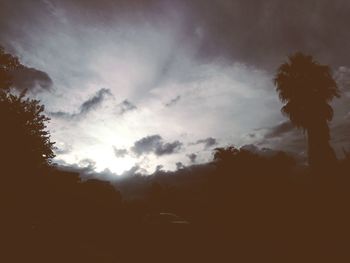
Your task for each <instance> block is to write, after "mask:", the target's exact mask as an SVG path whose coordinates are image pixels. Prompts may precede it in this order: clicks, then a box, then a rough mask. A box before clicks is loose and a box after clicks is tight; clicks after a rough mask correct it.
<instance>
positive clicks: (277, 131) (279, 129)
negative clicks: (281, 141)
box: [265, 121, 295, 139]
mask: <svg viewBox="0 0 350 263" xmlns="http://www.w3.org/2000/svg"><path fill="white" fill-rule="evenodd" d="M294 129H295V127H294V126H293V124H292V123H291V122H290V121H284V122H282V123H280V124H278V125H276V126H274V127H272V128H270V129H269V131H268V132H267V133H266V134H265V139H270V138H275V137H281V136H282V135H284V134H285V133H288V132H291V131H293V130H294Z"/></svg>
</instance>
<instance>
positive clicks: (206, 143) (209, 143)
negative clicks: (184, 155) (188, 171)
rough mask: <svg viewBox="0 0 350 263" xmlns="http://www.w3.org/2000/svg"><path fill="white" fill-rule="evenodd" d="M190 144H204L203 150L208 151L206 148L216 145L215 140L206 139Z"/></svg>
mask: <svg viewBox="0 0 350 263" xmlns="http://www.w3.org/2000/svg"><path fill="white" fill-rule="evenodd" d="M192 144H193V145H195V144H204V148H205V149H208V148H210V147H212V146H214V145H216V144H217V140H216V139H215V138H212V137H208V138H206V139H202V140H198V141H196V142H195V143H192Z"/></svg>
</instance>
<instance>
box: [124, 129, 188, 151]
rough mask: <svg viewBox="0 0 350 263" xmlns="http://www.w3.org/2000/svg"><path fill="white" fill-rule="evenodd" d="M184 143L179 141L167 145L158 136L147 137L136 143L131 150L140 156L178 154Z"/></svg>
mask: <svg viewBox="0 0 350 263" xmlns="http://www.w3.org/2000/svg"><path fill="white" fill-rule="evenodd" d="M181 146H182V143H181V142H180V141H178V140H176V141H174V142H171V143H165V142H164V141H163V139H162V137H161V136H160V135H158V134H156V135H151V136H146V137H144V138H142V139H140V140H138V141H136V142H135V143H134V146H133V147H132V148H131V150H132V151H133V152H134V153H135V154H136V155H138V156H140V155H142V154H147V153H154V154H155V155H157V156H162V155H168V154H173V153H176V152H178V150H179V149H180V148H181Z"/></svg>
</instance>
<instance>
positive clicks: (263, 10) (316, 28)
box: [189, 0, 350, 69]
mask: <svg viewBox="0 0 350 263" xmlns="http://www.w3.org/2000/svg"><path fill="white" fill-rule="evenodd" d="M189 6H191V11H192V13H191V14H192V17H193V18H192V23H193V26H194V28H193V31H194V32H196V31H197V32H198V31H199V32H200V34H199V36H200V38H201V56H202V57H208V56H209V57H213V56H216V57H217V56H221V57H225V58H231V59H234V60H239V61H242V62H246V63H250V64H253V65H262V66H266V67H269V68H271V67H272V68H273V69H274V68H275V67H276V66H275V65H277V64H278V63H279V61H280V60H281V59H282V58H283V57H285V56H286V55H287V54H290V53H291V52H295V51H297V50H302V51H305V52H307V53H311V54H313V55H315V56H316V57H317V58H320V59H321V60H322V61H323V60H325V63H327V64H328V63H334V64H337V65H344V64H348V62H349V58H350V54H349V53H347V52H344V47H346V46H349V44H350V35H349V34H348V30H347V26H346V25H348V24H349V22H350V18H349V16H348V13H349V11H350V2H349V1H344V0H336V1H329V0H310V1H303V0H296V1H280V0H257V1H245V0H237V1H230V0H221V1H201V0H192V1H189ZM335 29H336V30H335Z"/></svg>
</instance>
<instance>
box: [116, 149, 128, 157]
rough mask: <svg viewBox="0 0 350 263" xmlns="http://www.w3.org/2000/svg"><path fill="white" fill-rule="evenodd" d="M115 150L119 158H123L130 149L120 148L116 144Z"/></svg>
mask: <svg viewBox="0 0 350 263" xmlns="http://www.w3.org/2000/svg"><path fill="white" fill-rule="evenodd" d="M113 151H114V155H115V156H116V157H117V158H123V157H125V155H127V154H128V150H127V149H118V148H116V147H115V146H113Z"/></svg>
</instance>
